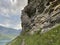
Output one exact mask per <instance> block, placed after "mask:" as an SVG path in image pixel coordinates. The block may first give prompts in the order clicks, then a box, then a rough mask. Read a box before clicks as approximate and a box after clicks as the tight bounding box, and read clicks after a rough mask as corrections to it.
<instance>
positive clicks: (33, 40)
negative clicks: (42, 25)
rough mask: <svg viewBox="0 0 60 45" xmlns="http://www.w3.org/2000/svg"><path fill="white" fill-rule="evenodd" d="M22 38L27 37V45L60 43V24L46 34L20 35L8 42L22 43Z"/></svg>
mask: <svg viewBox="0 0 60 45" xmlns="http://www.w3.org/2000/svg"><path fill="white" fill-rule="evenodd" d="M22 39H25V40H24V41H25V45H60V25H59V26H57V27H55V28H53V29H51V30H50V31H48V32H46V33H44V34H39V33H38V32H37V33H35V34H34V35H27V34H25V35H22V36H21V35H20V36H18V37H17V38H15V39H14V40H13V41H12V42H10V43H8V44H10V45H21V43H22Z"/></svg>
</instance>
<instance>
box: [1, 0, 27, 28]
mask: <svg viewBox="0 0 60 45" xmlns="http://www.w3.org/2000/svg"><path fill="white" fill-rule="evenodd" d="M26 5H27V0H0V26H4V27H9V28H14V29H22V27H21V18H20V17H21V10H22V9H23V8H24V7H25V6H26Z"/></svg>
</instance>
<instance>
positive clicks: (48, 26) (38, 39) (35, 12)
mask: <svg viewBox="0 0 60 45" xmlns="http://www.w3.org/2000/svg"><path fill="white" fill-rule="evenodd" d="M21 21H22V32H21V35H19V36H18V37H16V38H15V39H14V40H12V41H11V42H9V43H8V45H60V0H28V5H27V6H25V7H24V9H23V10H22V16H21Z"/></svg>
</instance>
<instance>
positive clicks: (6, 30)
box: [0, 26, 21, 36]
mask: <svg viewBox="0 0 60 45" xmlns="http://www.w3.org/2000/svg"><path fill="white" fill-rule="evenodd" d="M20 32H21V29H19V30H17V29H12V28H7V27H3V26H0V34H4V35H14V36H15V35H19V34H20Z"/></svg>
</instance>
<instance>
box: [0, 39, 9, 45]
mask: <svg viewBox="0 0 60 45" xmlns="http://www.w3.org/2000/svg"><path fill="white" fill-rule="evenodd" d="M8 42H10V40H7V39H6V40H0V45H6V43H8Z"/></svg>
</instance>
